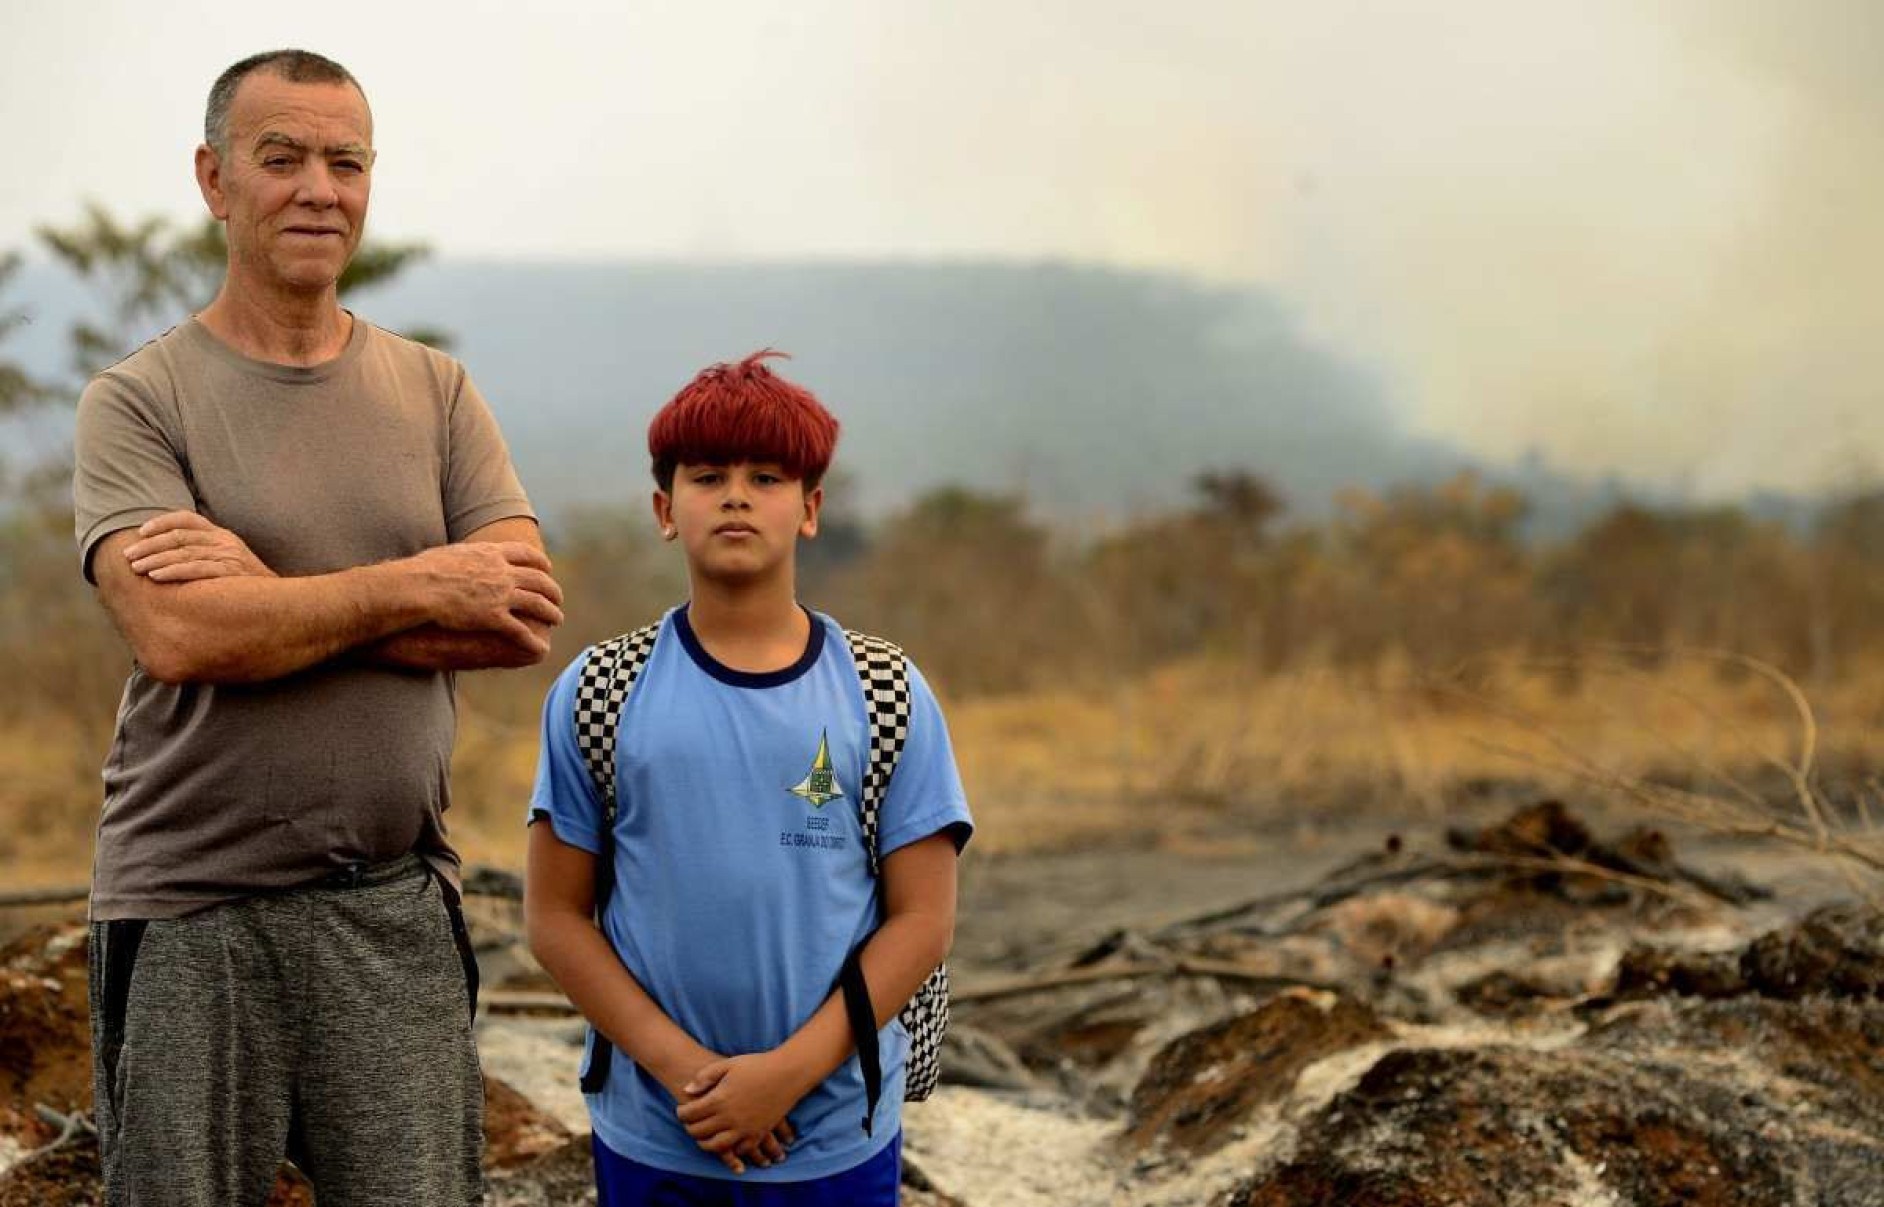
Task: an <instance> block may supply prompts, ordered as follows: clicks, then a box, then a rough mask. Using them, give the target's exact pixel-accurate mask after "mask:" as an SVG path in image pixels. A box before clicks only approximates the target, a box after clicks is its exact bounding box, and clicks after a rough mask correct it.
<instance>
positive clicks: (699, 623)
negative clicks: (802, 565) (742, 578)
mask: <svg viewBox="0 0 1884 1207" xmlns="http://www.w3.org/2000/svg"><path fill="white" fill-rule="evenodd" d="M687 623H688V624H689V625H691V626H692V627H693V633H694V636H695V637H697V638H699V639H700V644H701V645H702V646H704V647H705V648H706V651H707V653H709V654H711V655H713V657H714V658H715V659H716V660H717V661H719V662H720V663H721V664H723V665H725V666H729V667H731V668H732V669H734V670H738V671H752V672H760V673H762V672H765V671H775V670H782V669H783V668H785V667H788V666H790V665H792V663H794V662H796V661H797V660H798V659H799V657H800V656H801V655H802V654H803V653H804V652H805V642H806V641H807V640H808V639H809V638H810V636H811V618H810V617H809V616H807V615H806V614H805V610H804V609H803V608H801V607H799V606H798V598H797V595H796V594H795V593H794V591H793V590H792V582H791V579H790V578H789V577H788V578H785V579H783V580H782V581H781V582H779V583H777V584H767V585H765V586H763V587H754V586H752V585H749V584H742V585H738V586H728V585H726V584H720V583H714V582H711V581H701V580H695V582H694V583H693V598H692V600H691V601H690V602H689V603H688V605H687Z"/></svg>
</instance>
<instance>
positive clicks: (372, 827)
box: [72, 319, 532, 921]
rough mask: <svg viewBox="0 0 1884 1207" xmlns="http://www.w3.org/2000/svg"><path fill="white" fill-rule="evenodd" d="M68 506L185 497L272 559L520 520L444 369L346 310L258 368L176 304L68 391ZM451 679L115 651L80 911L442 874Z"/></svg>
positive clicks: (503, 476)
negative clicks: (428, 870) (371, 869)
mask: <svg viewBox="0 0 1884 1207" xmlns="http://www.w3.org/2000/svg"><path fill="white" fill-rule="evenodd" d="M72 494H73V505H74V512H75V518H76V522H77V531H78V542H79V550H80V556H81V558H82V559H83V566H84V571H85V574H86V577H87V578H91V577H92V567H91V559H92V555H93V553H94V552H95V550H96V548H97V545H98V542H99V541H101V540H103V539H104V538H105V537H106V536H108V535H110V534H111V533H113V532H116V531H119V530H121V529H124V528H134V527H136V526H137V525H139V524H141V523H143V522H144V521H145V520H147V519H150V518H151V517H152V516H156V515H161V514H162V513H164V512H166V511H176V510H186V509H187V510H194V511H199V512H201V513H202V514H204V515H205V516H207V517H209V518H210V519H211V520H213V521H215V522H216V523H217V524H220V525H222V526H223V527H225V528H228V529H230V530H232V531H233V532H235V533H236V534H238V535H239V536H241V537H242V539H243V540H244V541H246V542H247V543H248V545H249V547H250V548H251V549H253V550H254V551H255V553H256V555H257V556H259V557H260V558H261V559H262V560H263V561H264V562H266V563H267V564H268V565H269V566H270V567H271V568H272V569H274V570H275V571H276V572H277V573H279V574H288V575H300V574H322V573H328V572H332V571H335V570H342V569H346V568H348V567H352V566H358V565H363V564H365V563H368V562H376V561H384V560H386V559H389V558H397V557H407V556H410V555H412V554H415V553H418V552H420V551H421V550H424V549H428V548H432V547H434V546H437V545H443V544H447V543H449V542H451V541H456V540H461V539H463V538H464V537H465V536H467V535H468V534H470V533H472V532H474V531H475V530H477V529H478V528H480V527H482V526H484V525H486V524H489V523H492V522H494V521H496V520H501V519H505V518H508V517H512V516H529V515H531V514H532V513H531V510H530V504H529V501H528V499H526V498H525V497H524V493H523V487H522V486H521V485H520V484H519V482H518V481H517V475H516V472H515V471H514V470H513V469H512V468H511V464H510V457H509V454H508V453H507V452H506V451H505V448H504V443H503V438H502V436H501V435H500V434H499V433H498V430H497V424H496V422H495V421H494V420H493V419H492V417H491V413H490V408H489V407H487V406H486V405H485V402H484V399H483V398H482V397H480V396H479V394H478V392H477V390H476V388H475V387H473V386H472V384H471V381H470V379H469V378H468V377H467V376H466V375H465V371H464V367H463V366H462V365H460V364H459V363H458V362H457V361H456V360H453V359H452V358H451V357H449V356H446V355H445V354H443V353H441V352H437V351H435V350H433V349H431V348H427V347H425V346H424V345H421V344H416V343H413V342H411V341H409V340H405V339H401V338H399V337H398V336H396V335H392V334H390V333H388V332H386V331H382V330H380V329H379V328H376V327H373V326H371V325H369V324H368V323H366V322H364V321H355V323H354V325H353V335H352V337H351V338H350V339H349V341H348V343H347V347H346V350H345V351H343V352H342V353H341V354H340V356H339V357H337V358H336V359H334V360H332V361H329V362H327V363H326V364H323V365H318V366H315V367H312V368H297V367H293V366H288V365H276V364H268V363H265V362H262V361H255V360H250V359H249V358H247V357H245V356H243V355H241V354H240V353H238V352H236V351H235V350H234V349H232V348H229V347H228V346H227V345H225V344H223V343H221V342H220V341H219V340H217V339H216V338H215V337H214V336H212V335H211V334H210V333H209V331H208V330H207V329H206V328H205V327H204V326H203V325H202V324H201V323H200V322H197V321H196V320H195V319H191V320H189V321H187V322H185V323H183V324H181V325H180V326H178V327H176V328H174V329H172V330H171V331H169V332H166V333H165V334H164V335H162V336H160V337H158V338H157V339H155V340H153V341H151V342H150V343H148V344H146V345H145V346H144V347H143V348H141V349H140V350H139V351H137V352H136V353H134V354H132V355H131V356H130V357H128V358H126V359H125V360H123V361H120V362H119V363H118V364H116V365H114V366H112V367H111V368H109V369H107V370H105V371H104V372H103V373H101V374H99V375H98V376H97V377H96V378H94V379H93V380H92V382H91V384H90V385H89V386H87V387H86V389H85V393H84V395H83V396H82V397H81V398H80V400H79V411H78V434H77V450H76V468H75V471H74V475H73V489H72ZM455 725H456V706H455V704H454V702H453V697H452V680H451V676H450V675H447V674H443V673H425V672H417V673H415V672H411V671H400V670H392V669H385V668H379V667H373V666H368V665H364V664H362V663H361V662H359V661H358V660H355V659H350V658H347V657H342V658H339V659H335V660H334V661H331V662H328V663H323V664H321V665H319V666H315V667H311V668H309V669H307V670H304V671H301V672H298V673H296V674H293V675H289V676H287V677H286V678H282V679H277V680H274V681H273V682H269V683H262V684H252V685H215V684H185V685H182V686H172V685H169V684H165V683H160V682H159V681H157V680H156V679H153V678H151V677H150V676H149V675H147V674H145V673H144V671H143V668H142V667H137V666H134V667H133V668H132V670H131V677H130V679H129V681H128V682H127V683H126V684H125V689H124V699H123V702H122V703H121V704H120V706H119V709H118V723H117V734H116V736H115V738H114V739H113V741H112V745H111V752H110V754H109V755H108V756H107V758H106V760H105V769H104V780H105V804H104V813H103V816H102V817H101V819H100V821H99V826H98V848H97V855H96V859H95V863H94V867H93V876H92V916H93V917H94V918H95V919H97V920H100V921H104V920H110V919H114V918H166V917H176V916H178V915H181V914H185V913H188V912H190V911H192V910H196V909H201V908H203V907H205V906H209V905H213V904H215V903H217V902H219V901H226V900H231V899H234V898H238V897H242V896H247V895H251V894H253V893H255V892H257V891H266V890H269V889H274V888H282V887H287V886H291V885H295V884H300V883H304V882H306V881H309V880H313V879H317V878H319V877H321V876H322V875H325V874H326V873H328V872H331V871H333V870H334V869H335V868H336V867H339V866H342V865H344V864H345V863H347V862H350V861H354V860H365V861H368V862H379V861H382V860H386V859H392V858H395V857H397V856H399V855H402V854H404V853H405V852H407V851H413V850H416V851H418V852H419V853H421V854H423V855H425V856H426V857H427V859H428V860H430V861H431V862H432V863H433V864H434V865H436V866H440V867H442V868H445V869H446V870H447V871H450V870H455V868H456V866H457V855H456V853H455V852H454V851H453V850H452V849H451V846H450V844H449V843H448V842H447V841H446V837H445V826H444V821H443V817H442V815H443V813H444V811H445V809H446V807H447V805H448V803H449V795H448V789H447V770H448V766H449V763H450V759H451V747H452V739H453V736H454V729H455Z"/></svg>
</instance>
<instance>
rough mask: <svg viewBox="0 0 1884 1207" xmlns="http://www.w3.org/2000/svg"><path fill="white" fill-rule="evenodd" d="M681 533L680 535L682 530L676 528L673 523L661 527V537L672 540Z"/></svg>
mask: <svg viewBox="0 0 1884 1207" xmlns="http://www.w3.org/2000/svg"><path fill="white" fill-rule="evenodd" d="M679 535H680V530H679V529H677V528H675V527H674V526H673V525H672V524H669V525H668V526H667V527H665V528H663V529H661V537H662V539H663V540H669V541H671V540H673V539H674V538H675V537H677V536H679Z"/></svg>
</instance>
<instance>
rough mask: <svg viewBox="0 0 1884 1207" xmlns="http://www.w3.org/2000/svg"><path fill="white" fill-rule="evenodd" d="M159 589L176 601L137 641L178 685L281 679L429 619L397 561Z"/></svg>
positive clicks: (144, 624) (144, 655) (154, 669)
mask: <svg viewBox="0 0 1884 1207" xmlns="http://www.w3.org/2000/svg"><path fill="white" fill-rule="evenodd" d="M160 589H162V590H164V591H167V592H175V593H176V598H175V599H174V600H173V601H169V602H170V603H171V604H172V606H168V607H165V608H163V609H161V610H150V611H149V612H148V613H147V614H146V615H144V616H142V617H140V618H139V622H138V624H137V626H136V627H137V630H138V631H137V637H136V639H135V640H134V641H133V646H134V647H135V649H136V651H137V654H138V659H139V661H140V662H141V663H143V665H144V668H145V670H146V671H148V672H149V673H150V674H152V675H154V676H155V677H157V678H159V679H162V680H164V681H166V682H172V683H181V682H209V683H257V682H264V681H266V680H270V679H278V678H281V677H282V676H284V675H290V674H293V673H294V672H296V671H299V670H304V669H306V668H307V667H310V666H313V665H315V664H317V663H320V662H325V661H327V660H328V659H330V658H333V657H334V656H336V655H338V654H340V653H342V652H343V651H346V650H349V649H352V648H354V647H355V646H358V645H361V644H363V643H366V642H370V641H376V640H379V639H380V638H383V637H386V636H389V635H390V634H393V633H397V632H400V631H402V630H405V629H409V628H412V627H414V626H416V625H420V624H424V623H425V622H426V621H428V620H429V619H430V612H429V610H428V607H427V602H426V597H425V593H424V591H423V590H422V588H421V585H420V584H419V583H417V582H415V581H414V580H413V579H412V578H411V576H409V575H407V574H405V573H403V572H402V569H401V564H400V563H398V562H389V563H384V564H382V565H376V566H360V567H356V568H353V569H350V570H342V571H339V572H337V573H334V574H321V575H311V576H308V577H304V578H263V577H259V576H237V577H229V578H216V579H206V580H203V581H200V582H188V583H174V584H163V585H162V586H161V588H160Z"/></svg>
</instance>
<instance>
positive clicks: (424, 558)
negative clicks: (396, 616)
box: [409, 541, 563, 658]
mask: <svg viewBox="0 0 1884 1207" xmlns="http://www.w3.org/2000/svg"><path fill="white" fill-rule="evenodd" d="M409 564H410V565H411V566H412V567H413V568H414V569H415V570H418V571H419V572H421V574H422V575H423V576H424V579H425V583H426V589H427V592H428V594H429V595H430V597H431V598H432V601H433V607H432V609H431V611H432V615H433V616H434V617H435V618H436V620H435V623H437V625H438V626H439V627H440V628H443V629H451V630H455V631H458V632H468V633H496V634H498V635H500V636H502V637H505V638H507V639H509V640H510V641H512V642H514V643H515V644H516V645H518V646H520V647H522V648H523V649H525V650H530V651H533V652H534V653H535V654H536V656H537V657H539V658H540V657H542V656H543V655H544V654H547V653H548V652H549V640H548V638H547V637H545V636H544V635H543V630H545V629H547V628H553V627H554V626H556V625H559V624H561V623H562V622H563V610H562V607H561V604H562V602H563V589H562V588H561V587H559V586H557V585H556V580H555V579H553V578H551V577H550V574H549V570H550V560H549V555H548V554H546V553H544V552H543V551H542V550H541V549H538V548H536V547H534V546H532V545H527V544H525V543H523V542H522V541H501V542H484V541H469V542H461V543H459V544H455V545H440V546H438V547H437V548H435V549H427V550H426V551H425V552H424V553H421V554H419V555H418V556H417V557H414V558H412V559H411V562H410V563H409ZM530 622H535V624H536V625H537V626H538V627H537V628H533V627H532V626H531V623H530Z"/></svg>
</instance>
